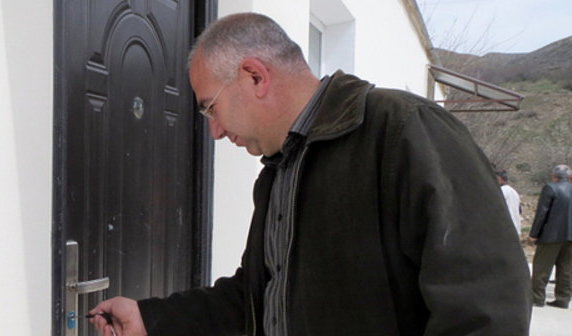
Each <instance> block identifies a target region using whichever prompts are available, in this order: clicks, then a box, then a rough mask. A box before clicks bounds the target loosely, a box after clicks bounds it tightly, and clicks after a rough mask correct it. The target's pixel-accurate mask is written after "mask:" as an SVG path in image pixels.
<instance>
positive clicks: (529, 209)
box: [520, 195, 538, 263]
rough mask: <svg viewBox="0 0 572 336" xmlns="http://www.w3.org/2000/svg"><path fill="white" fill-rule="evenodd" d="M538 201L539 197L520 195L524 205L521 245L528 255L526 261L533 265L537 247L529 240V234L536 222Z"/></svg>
mask: <svg viewBox="0 0 572 336" xmlns="http://www.w3.org/2000/svg"><path fill="white" fill-rule="evenodd" d="M537 201H538V196H537V195H534V196H532V195H520V202H521V204H522V221H521V224H522V233H521V235H520V244H521V245H522V248H523V250H524V254H525V255H526V259H527V260H528V262H529V263H532V257H533V256H534V250H535V245H534V244H533V243H531V242H530V241H529V240H528V233H529V232H530V227H531V226H532V221H533V220H534V214H535V212H536V202H537Z"/></svg>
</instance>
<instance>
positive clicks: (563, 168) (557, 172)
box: [552, 164, 572, 180]
mask: <svg viewBox="0 0 572 336" xmlns="http://www.w3.org/2000/svg"><path fill="white" fill-rule="evenodd" d="M570 173H572V172H571V171H570V167H568V166H567V165H563V164H561V165H558V166H556V167H554V169H552V175H553V176H554V177H556V178H558V179H561V180H562V179H568V178H569V177H570Z"/></svg>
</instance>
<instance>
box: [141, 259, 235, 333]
mask: <svg viewBox="0 0 572 336" xmlns="http://www.w3.org/2000/svg"><path fill="white" fill-rule="evenodd" d="M242 277H243V275H242V268H239V269H238V270H237V272H236V273H235V275H234V276H232V277H229V278H220V279H218V280H217V281H216V282H215V284H214V286H213V287H207V288H194V289H191V290H189V291H185V292H179V293H174V294H172V295H171V296H169V297H168V298H165V299H159V298H150V299H145V300H140V301H138V305H139V310H140V312H141V316H142V317H143V321H144V323H145V328H146V329H147V333H148V334H149V336H178V335H181V336H183V335H185V336H190V335H193V336H197V335H241V334H244V326H245V323H244V314H245V313H244V304H243V301H244V300H243V287H242V286H243V284H242Z"/></svg>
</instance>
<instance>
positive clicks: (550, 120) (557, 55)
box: [438, 36, 572, 196]
mask: <svg viewBox="0 0 572 336" xmlns="http://www.w3.org/2000/svg"><path fill="white" fill-rule="evenodd" d="M438 54H439V56H440V58H441V61H442V63H443V65H444V66H445V67H448V68H451V69H453V70H456V71H458V72H461V73H465V74H468V75H470V76H473V77H476V78H479V79H482V80H485V81H488V82H492V83H495V84H497V85H500V86H502V87H505V88H508V89H511V90H514V91H516V92H519V93H521V94H523V95H525V96H526V98H525V99H524V101H523V102H522V105H521V109H520V111H518V112H489V113H458V114H457V117H459V119H461V120H462V121H463V122H464V123H465V124H466V125H467V127H468V128H469V130H470V131H471V133H472V134H473V136H474V137H475V140H476V141H477V143H478V144H479V145H480V146H481V147H482V148H483V150H484V152H485V154H486V155H487V156H488V157H489V159H490V160H491V162H492V163H494V164H495V165H496V166H497V167H499V168H504V169H506V170H507V171H508V172H509V175H510V181H511V184H513V185H514V186H515V188H516V189H517V190H518V191H520V192H521V193H524V194H528V195H532V196H534V195H535V194H538V192H539V191H540V188H541V187H542V185H543V184H544V183H545V182H546V181H547V179H548V174H549V172H550V169H551V167H553V166H554V165H556V164H560V163H565V164H568V165H572V36H571V37H568V38H565V39H562V40H560V41H557V42H554V43H551V44H549V45H547V46H545V47H543V48H540V49H538V50H535V51H533V52H530V53H523V54H503V53H489V54H486V55H484V56H475V55H470V54H459V53H455V52H451V51H446V50H439V52H438Z"/></svg>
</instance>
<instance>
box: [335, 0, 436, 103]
mask: <svg viewBox="0 0 572 336" xmlns="http://www.w3.org/2000/svg"><path fill="white" fill-rule="evenodd" d="M343 2H344V3H345V4H346V6H347V8H348V9H349V10H350V12H351V13H352V14H353V15H354V17H356V18H359V19H356V28H355V29H356V42H355V74H356V75H358V76H359V77H362V78H367V79H368V80H369V81H371V82H372V83H375V84H376V85H377V86H382V87H390V88H398V89H404V90H408V91H411V92H414V93H417V94H419V95H422V96H425V94H426V92H427V62H428V61H427V57H426V56H425V51H424V50H423V47H422V45H421V43H420V42H419V38H418V37H417V34H416V33H415V30H414V28H413V26H412V24H411V23H410V21H409V18H408V17H407V13H406V11H405V8H404V6H402V4H401V1H400V0H392V1H388V0H386V1H377V0H344V1H343ZM371 13H375V15H371ZM380 23H381V25H380ZM372 27H377V29H372Z"/></svg>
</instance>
